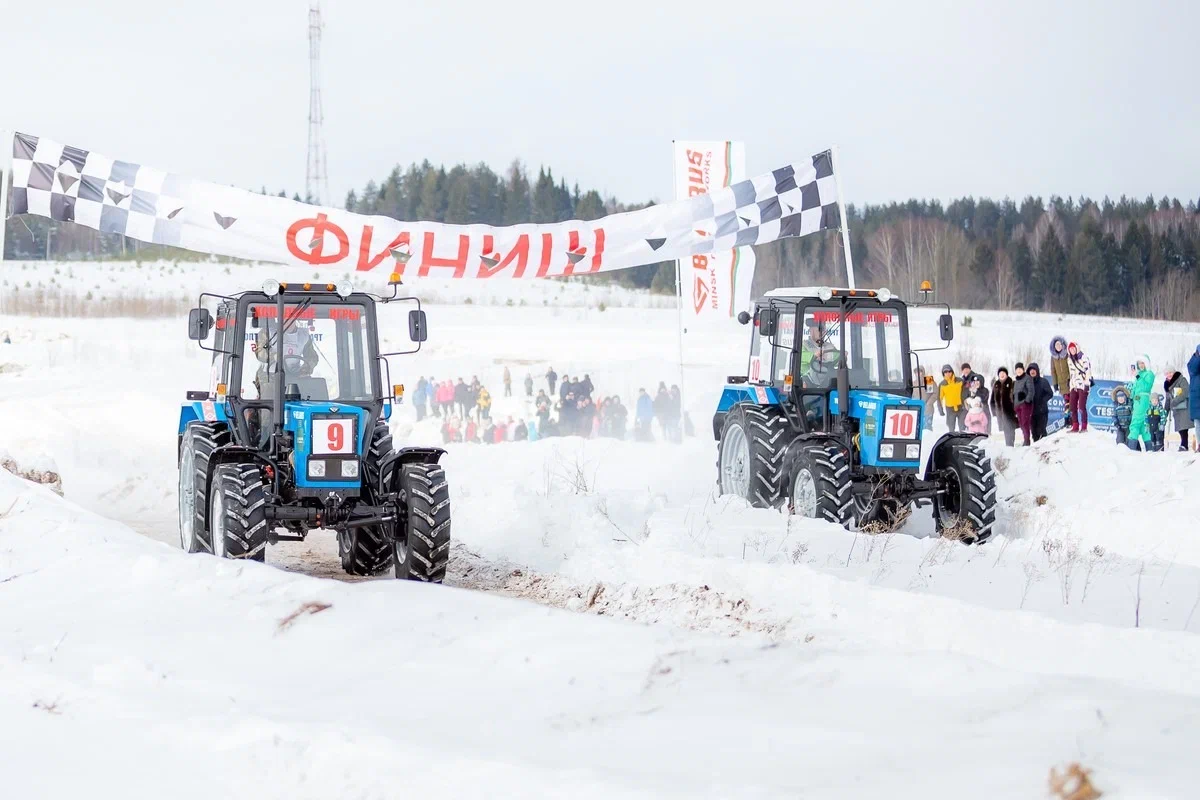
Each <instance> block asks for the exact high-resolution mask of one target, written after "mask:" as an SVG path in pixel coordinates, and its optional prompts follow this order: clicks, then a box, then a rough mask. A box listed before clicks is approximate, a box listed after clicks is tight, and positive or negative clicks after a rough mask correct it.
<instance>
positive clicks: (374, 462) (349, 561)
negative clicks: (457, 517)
mask: <svg viewBox="0 0 1200 800" xmlns="http://www.w3.org/2000/svg"><path fill="white" fill-rule="evenodd" d="M391 452H392V432H391V431H390V430H389V429H388V424H387V420H384V419H379V420H376V421H375V430H374V432H373V433H372V435H371V447H370V449H369V450H368V451H367V458H366V461H365V463H364V468H365V469H364V471H365V472H366V476H365V479H364V480H363V486H364V487H365V488H366V491H367V499H368V500H369V501H371V502H375V503H378V502H379V501H380V500H381V499H382V498H379V497H376V494H377V493H378V490H377V488H376V487H377V486H378V485H379V465H380V463H381V462H382V461H383V459H384V457H385V456H387V455H388V454H389V453H391ZM385 525H386V526H388V529H387V530H385ZM400 527H401V526H400V523H398V522H391V523H384V525H367V526H365V527H362V528H351V529H350V530H347V531H341V532H340V533H338V555H339V556H340V557H341V560H342V569H344V570H345V571H346V574H348V575H360V576H369V575H378V574H380V573H382V572H385V571H386V570H387V569H388V568H389V567H390V566H392V540H393V538H395V534H393V532H394V531H395V532H398V531H400Z"/></svg>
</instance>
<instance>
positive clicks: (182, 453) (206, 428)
mask: <svg viewBox="0 0 1200 800" xmlns="http://www.w3.org/2000/svg"><path fill="white" fill-rule="evenodd" d="M228 441H229V430H228V429H227V428H226V427H225V426H224V425H214V424H211V423H207V422H193V423H191V424H190V425H188V426H187V428H186V429H185V430H184V432H183V440H182V441H181V442H180V446H179V494H178V498H177V502H178V504H179V545H180V547H182V548H183V549H184V550H186V551H187V552H189V553H211V552H212V551H213V547H212V536H211V534H210V533H209V530H208V528H207V527H206V526H205V524H204V518H205V513H204V512H205V510H206V509H207V508H208V497H207V496H206V495H205V484H206V478H207V477H208V461H209V459H210V458H212V454H213V451H214V450H216V449H217V448H218V447H220V446H221V445H223V444H225V443H227V442H228ZM188 471H190V473H191V474H190V477H189V476H188V475H186V474H185V472H188ZM188 492H190V493H191V495H190V498H191V499H190V502H188V498H187V494H188ZM189 506H190V511H189V510H188V509H189ZM185 517H190V518H191V529H190V530H189V529H188V528H187V527H186V524H187V520H186V519H185Z"/></svg>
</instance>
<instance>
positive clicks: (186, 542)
mask: <svg viewBox="0 0 1200 800" xmlns="http://www.w3.org/2000/svg"><path fill="white" fill-rule="evenodd" d="M195 478H196V455H195V451H193V450H192V447H191V445H190V444H189V445H188V446H187V447H185V448H184V450H183V458H182V459H181V460H180V462H179V545H180V547H182V548H183V549H184V550H187V551H188V552H191V550H192V547H193V546H194V545H195V543H196V480H195Z"/></svg>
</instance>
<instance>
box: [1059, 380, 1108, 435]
mask: <svg viewBox="0 0 1200 800" xmlns="http://www.w3.org/2000/svg"><path fill="white" fill-rule="evenodd" d="M1124 385H1125V381H1101V380H1098V381H1096V385H1095V386H1093V387H1092V390H1091V391H1090V392H1089V393H1088V400H1087V412H1088V428H1089V429H1092V428H1094V429H1096V430H1098V431H1111V430H1112V429H1113V401H1112V391H1113V389H1115V388H1117V387H1118V386H1124ZM1066 424H1067V401H1066V398H1065V397H1063V396H1062V395H1061V394H1056V395H1054V397H1053V398H1051V400H1050V418H1049V422H1048V423H1047V425H1046V433H1054V432H1055V431H1058V430H1062V429H1063V428H1064V427H1065V426H1066Z"/></svg>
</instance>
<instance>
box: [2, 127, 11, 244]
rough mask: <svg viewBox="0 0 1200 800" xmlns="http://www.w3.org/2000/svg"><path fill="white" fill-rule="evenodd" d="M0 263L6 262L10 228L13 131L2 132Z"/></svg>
mask: <svg viewBox="0 0 1200 800" xmlns="http://www.w3.org/2000/svg"><path fill="white" fill-rule="evenodd" d="M0 147H2V148H3V152H0V174H2V175H3V178H2V182H0V261H3V260H4V232H5V229H6V228H8V193H9V191H10V189H9V187H11V186H12V131H7V130H0Z"/></svg>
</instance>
